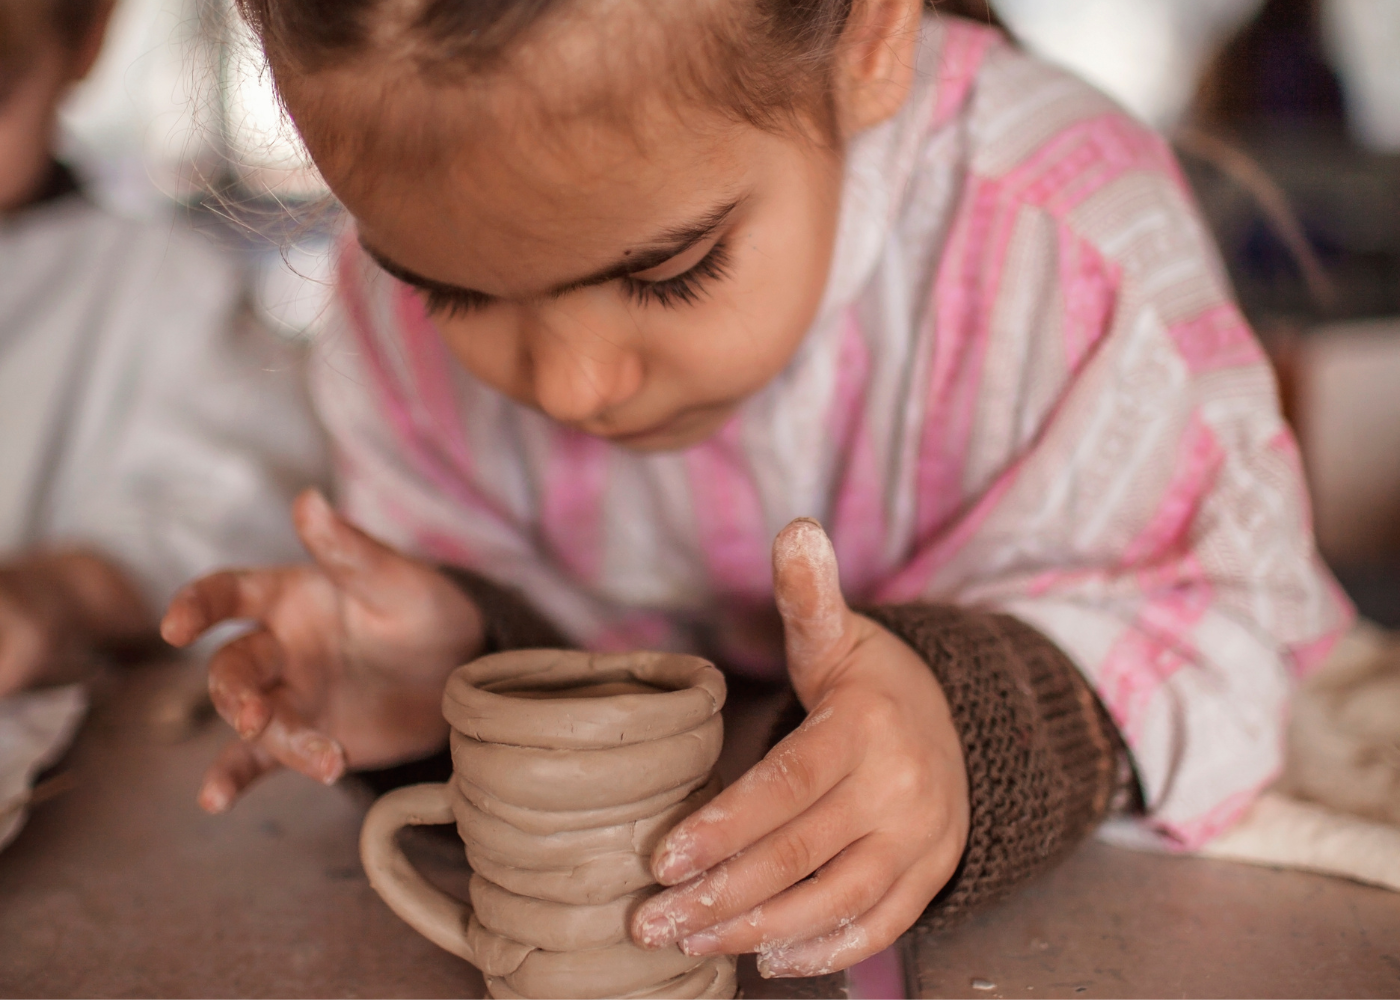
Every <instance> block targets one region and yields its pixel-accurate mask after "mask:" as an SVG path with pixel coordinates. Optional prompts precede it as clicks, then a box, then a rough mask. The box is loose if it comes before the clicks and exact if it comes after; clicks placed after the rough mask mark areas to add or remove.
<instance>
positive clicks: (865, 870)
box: [680, 834, 956, 956]
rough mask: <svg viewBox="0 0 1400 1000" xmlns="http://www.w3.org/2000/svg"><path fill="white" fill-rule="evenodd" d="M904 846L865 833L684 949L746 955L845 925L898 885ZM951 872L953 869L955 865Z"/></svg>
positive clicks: (683, 942) (695, 952) (694, 938)
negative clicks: (808, 872) (788, 885)
mask: <svg viewBox="0 0 1400 1000" xmlns="http://www.w3.org/2000/svg"><path fill="white" fill-rule="evenodd" d="M902 847H903V845H902V844H900V843H899V842H898V841H897V839H896V838H892V837H890V836H888V835H882V834H871V835H869V836H866V837H862V838H861V839H860V840H858V841H856V842H855V843H854V844H851V845H850V846H849V847H847V848H846V849H845V850H843V851H841V852H840V853H839V854H837V855H836V856H835V857H834V858H832V859H831V860H830V861H829V862H827V863H826V864H825V865H823V866H822V867H821V868H819V869H818V870H817V871H816V872H815V873H814V874H813V875H812V876H811V877H810V878H807V879H804V880H802V881H801V882H798V883H797V884H796V885H793V886H792V887H791V888H789V889H787V890H786V891H785V892H782V893H780V894H778V895H776V896H774V897H773V898H771V899H768V900H766V901H765V902H763V903H762V904H761V905H759V906H755V907H754V908H753V909H750V910H748V911H747V912H745V913H742V914H740V915H739V916H737V917H734V918H732V919H730V920H727V921H725V922H724V923H722V924H718V925H716V926H714V927H711V928H708V929H707V930H703V931H700V932H699V933H697V934H692V935H690V936H689V937H687V938H683V939H682V940H681V941H680V947H681V950H682V951H684V952H685V953H686V954H687V955H695V956H700V955H716V954H726V955H741V954H744V953H747V952H752V951H761V950H771V949H773V948H776V947H779V946H782V945H784V944H791V943H793V942H796V941H802V940H806V939H810V938H814V937H820V936H822V935H825V934H829V933H832V932H834V931H837V930H840V929H841V928H842V927H843V926H845V925H846V924H848V923H850V922H851V921H852V920H854V919H856V918H857V917H859V916H861V915H862V914H864V913H865V912H866V911H867V910H869V909H870V908H871V907H873V906H874V905H875V904H876V903H878V902H879V901H880V900H881V899H882V898H883V897H884V895H885V894H886V893H887V892H888V891H889V889H890V887H891V886H892V885H894V883H895V880H896V878H897V877H898V876H899V874H900V873H901V869H902V868H903V867H904V866H905V865H907V863H908V862H907V859H906V858H904V857H903V854H904V852H903V851H902V850H901V848H902ZM954 866H956V859H954ZM947 874H948V875H951V874H952V868H951V867H950V868H949V869H948V871H947ZM943 881H945V882H946V881H947V879H946V878H944V880H943Z"/></svg>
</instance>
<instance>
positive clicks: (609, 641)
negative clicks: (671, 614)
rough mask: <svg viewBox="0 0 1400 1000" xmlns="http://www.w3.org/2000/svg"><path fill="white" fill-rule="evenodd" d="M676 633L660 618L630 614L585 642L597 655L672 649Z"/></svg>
mask: <svg viewBox="0 0 1400 1000" xmlns="http://www.w3.org/2000/svg"><path fill="white" fill-rule="evenodd" d="M675 645H676V642H675V630H674V629H673V628H672V626H671V622H670V621H669V620H668V619H667V618H666V616H665V615H662V614H649V613H645V612H641V613H637V614H631V615H628V616H627V617H626V618H624V619H622V621H620V622H617V623H615V624H613V625H611V626H609V627H608V628H606V629H604V630H603V631H602V632H600V633H599V634H597V635H595V636H593V637H592V638H591V639H589V640H588V648H589V649H591V650H595V651H597V652H599V653H626V652H630V651H632V650H634V649H673V648H675Z"/></svg>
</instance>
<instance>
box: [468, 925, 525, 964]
mask: <svg viewBox="0 0 1400 1000" xmlns="http://www.w3.org/2000/svg"><path fill="white" fill-rule="evenodd" d="M467 946H468V947H469V948H470V949H471V952H472V962H473V964H475V965H476V967H477V968H478V969H480V970H481V971H482V972H483V973H485V974H486V975H488V976H508V975H510V974H511V973H512V972H514V971H515V970H516V969H518V968H520V966H521V964H522V963H524V961H525V959H526V957H527V956H529V954H530V953H531V952H532V951H534V950H535V949H533V948H531V947H530V946H529V945H528V944H522V943H521V942H519V941H514V940H512V939H511V938H508V937H505V936H504V935H501V934H494V933H492V932H491V931H490V930H488V929H487V927H486V925H485V924H483V923H482V922H481V919H480V918H479V917H478V916H477V915H476V914H475V913H473V914H472V915H471V917H470V918H469V919H468V920H467Z"/></svg>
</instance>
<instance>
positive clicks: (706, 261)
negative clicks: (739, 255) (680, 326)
mask: <svg viewBox="0 0 1400 1000" xmlns="http://www.w3.org/2000/svg"><path fill="white" fill-rule="evenodd" d="M728 274H729V248H728V247H727V246H725V244H724V243H723V242H720V243H716V244H715V245H714V246H712V247H711V248H710V252H709V253H707V254H705V256H704V257H702V258H701V259H700V260H699V261H697V262H696V263H695V265H694V266H693V267H691V269H690V270H688V271H686V272H684V273H683V274H678V275H676V276H675V277H674V278H665V279H663V280H661V281H643V280H642V279H640V278H623V279H622V287H623V289H624V290H625V291H626V292H627V296H628V298H630V299H632V301H634V302H637V303H639V304H641V305H644V306H645V305H658V306H663V307H668V306H671V307H673V306H678V305H687V306H688V305H693V304H694V303H696V302H698V301H699V300H700V296H701V295H702V294H703V293H704V291H705V286H706V285H707V284H709V283H710V282H713V281H718V280H719V279H721V278H724V277H726V276H727V275H728Z"/></svg>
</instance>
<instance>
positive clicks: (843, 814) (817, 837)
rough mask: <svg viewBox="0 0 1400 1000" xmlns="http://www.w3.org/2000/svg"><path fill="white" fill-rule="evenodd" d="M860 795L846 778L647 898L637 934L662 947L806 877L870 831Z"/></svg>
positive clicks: (651, 945) (639, 914) (636, 921)
mask: <svg viewBox="0 0 1400 1000" xmlns="http://www.w3.org/2000/svg"><path fill="white" fill-rule="evenodd" d="M859 798H860V796H859V794H858V791H857V790H856V789H854V788H852V787H851V784H850V782H846V783H843V784H842V785H840V786H838V787H837V788H836V789H834V790H833V791H832V792H831V794H829V795H827V796H826V797H825V798H823V799H822V800H821V801H820V802H818V803H817V804H816V805H815V806H813V807H812V808H811V809H809V810H807V811H806V812H804V813H802V814H801V815H800V816H798V817H797V818H796V819H794V820H793V821H792V822H790V823H787V824H786V825H784V826H782V827H780V828H779V829H777V830H775V831H773V832H772V833H770V834H769V835H768V836H766V837H764V838H763V839H762V840H760V841H758V843H756V844H754V845H753V846H752V847H750V848H747V849H746V850H744V851H742V852H740V853H738V854H736V855H734V856H733V857H731V858H729V859H728V860H726V861H723V862H721V863H720V864H718V865H716V866H715V867H714V868H712V869H710V870H709V871H707V872H705V873H704V874H703V875H701V876H699V877H697V878H695V879H693V880H691V881H689V882H687V883H685V884H684V885H681V886H678V887H676V888H674V889H670V890H668V891H666V892H663V893H661V894H659V895H657V896H654V897H652V898H651V899H649V900H647V901H646V902H645V903H643V904H642V905H641V906H639V907H638V908H637V911H636V913H635V914H634V916H633V922H632V926H633V939H634V940H636V941H637V943H638V944H641V945H643V946H644V947H649V948H659V947H663V946H665V945H668V944H671V943H672V942H674V941H677V940H679V939H681V938H683V937H688V936H690V935H691V934H694V933H695V932H698V931H703V930H705V929H707V928H713V927H714V926H715V925H716V924H720V923H723V922H725V921H728V920H730V919H731V918H733V917H737V916H739V915H740V914H744V913H748V912H749V911H750V910H752V909H753V908H754V907H756V906H758V905H760V904H762V903H764V902H765V901H767V900H770V899H772V898H773V897H774V896H777V895H778V894H779V893H781V892H783V891H784V890H785V889H787V888H788V887H789V886H792V885H793V884H795V883H796V882H798V881H800V880H801V879H804V878H806V877H807V876H808V875H810V874H812V873H813V872H814V871H816V870H817V869H818V868H820V867H821V866H822V865H824V864H826V863H827V862H828V861H829V860H831V859H832V858H833V857H835V856H836V854H837V853H838V852H840V851H841V850H842V849H843V848H845V847H846V846H847V845H849V844H851V843H853V842H855V841H858V840H859V839H860V838H862V837H863V836H864V835H865V834H866V833H867V832H868V828H862V827H861V826H860V822H861V819H860V818H861V817H862V815H863V812H862V810H861V809H860V803H859ZM892 878H893V876H891V879H892ZM872 902H873V901H872ZM868 905H869V904H867V906H868ZM865 908H866V907H862V908H861V911H863V910H864V909H865ZM861 911H858V912H861Z"/></svg>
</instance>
